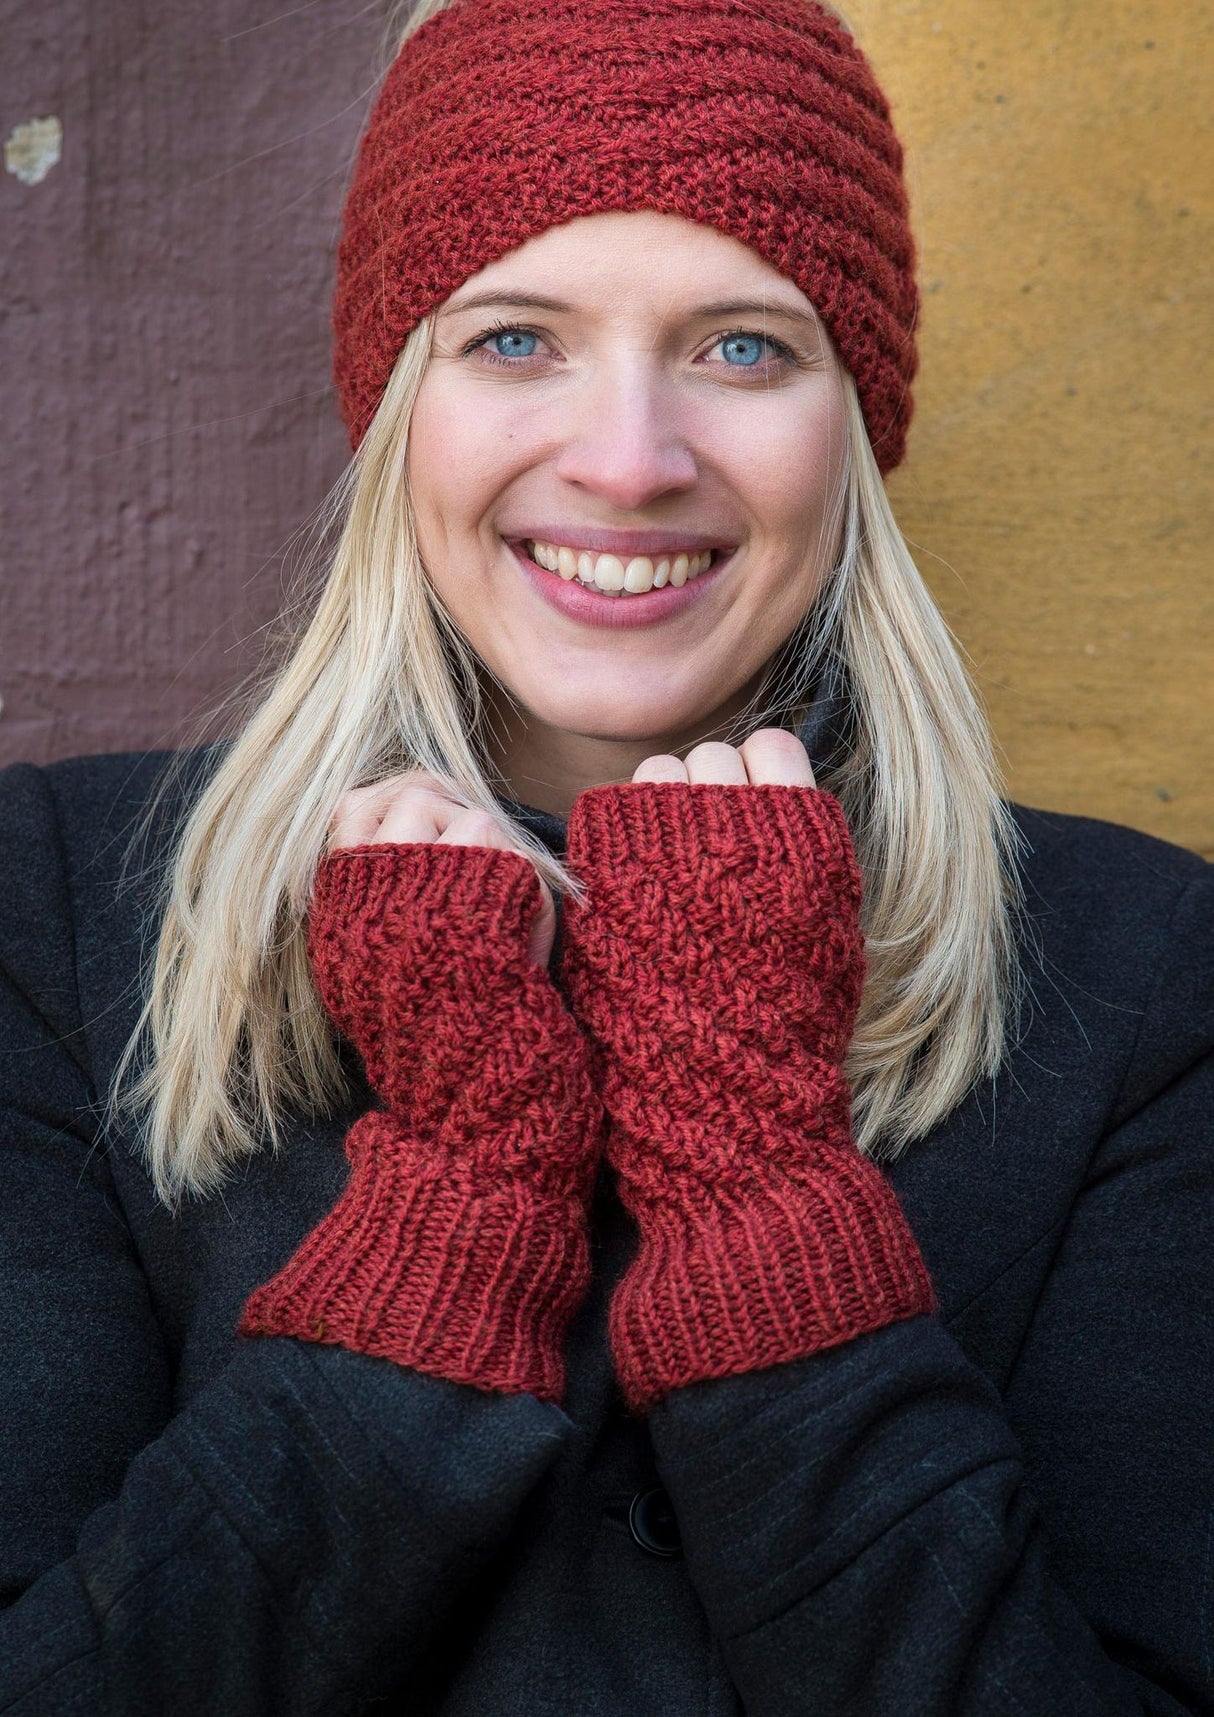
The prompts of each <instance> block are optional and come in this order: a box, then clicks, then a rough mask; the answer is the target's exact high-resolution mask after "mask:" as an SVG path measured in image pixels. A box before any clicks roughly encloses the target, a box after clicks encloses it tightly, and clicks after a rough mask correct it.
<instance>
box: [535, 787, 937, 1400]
mask: <svg viewBox="0 0 1214 1717" xmlns="http://www.w3.org/2000/svg"><path fill="white" fill-rule="evenodd" d="M567 859H568V862H569V865H570V867H571V869H572V870H573V871H574V872H575V874H577V875H578V876H579V877H580V878H581V879H582V880H583V881H584V882H585V883H586V884H587V886H588V890H589V892H588V896H587V901H586V904H585V905H584V906H578V905H577V904H576V903H574V902H572V901H570V902H569V903H568V911H567V916H566V925H565V944H564V951H563V956H562V960H563V973H564V979H565V982H566V984H567V985H568V988H569V992H570V996H571V1000H572V1002H573V1006H574V1010H575V1012H576V1014H577V1015H578V1017H579V1019H581V1020H582V1022H583V1024H584V1025H585V1027H586V1029H587V1031H588V1032H589V1033H590V1034H591V1035H592V1037H593V1039H594V1041H595V1044H596V1055H597V1066H596V1073H595V1080H596V1084H597V1085H598V1088H599V1089H600V1091H601V1092H602V1094H603V1098H604V1101H605V1104H606V1107H607V1111H608V1114H609V1116H610V1123H611V1126H610V1133H609V1137H608V1145H607V1156H608V1160H609V1161H610V1162H611V1164H612V1166H613V1167H614V1169H615V1171H616V1173H617V1176H618V1179H619V1186H620V1194H621V1197H622V1199H623V1202H624V1203H625V1205H626V1206H627V1208H628V1209H629V1210H630V1211H631V1213H632V1214H633V1216H634V1217H635V1218H636V1220H637V1223H638V1226H639V1229H640V1246H639V1250H638V1253H637V1256H636V1258H635V1259H634V1260H633V1262H632V1264H631V1265H630V1267H629V1269H628V1271H627V1273H626V1274H625V1276H624V1278H623V1280H622V1282H621V1283H620V1285H619V1287H618V1288H617V1290H616V1292H615V1296H614V1298H613V1301H612V1305H611V1318H610V1324H611V1343H612V1349H613V1352H614V1356H615V1363H616V1369H617V1372H618V1375H619V1378H620V1381H621V1384H622V1386H623V1389H624V1392H625V1395H626V1397H627V1399H628V1401H629V1403H630V1405H631V1406H632V1407H633V1408H634V1410H636V1411H637V1412H644V1411H646V1410H647V1409H648V1408H649V1407H650V1406H651V1405H652V1404H653V1403H654V1402H655V1401H656V1400H658V1399H660V1397H661V1396H662V1395H664V1394H665V1393H666V1392H667V1391H668V1390H670V1389H672V1388H675V1387H677V1386H679V1385H683V1384H688V1383H693V1382H696V1381H699V1380H701V1379H705V1378H710V1377H726V1376H731V1375H733V1374H735V1373H738V1372H745V1371H752V1370H757V1369H759V1368H760V1367H763V1366H768V1365H775V1364H778V1363H780V1362H781V1361H785V1360H791V1359H797V1358H802V1357H804V1356H806V1355H808V1354H812V1353H816V1352H817V1351H818V1350H819V1349H822V1348H828V1347H833V1346H835V1345H837V1344H838V1343H841V1342H845V1341H850V1340H852V1339H853V1338H854V1337H855V1336H858V1335H861V1334H863V1333H864V1332H865V1331H868V1330H873V1329H878V1328H880V1327H881V1326H882V1325H885V1324H889V1323H893V1322H896V1321H897V1320H899V1319H901V1318H908V1317H913V1316H914V1315H915V1314H916V1313H918V1312H930V1311H934V1310H935V1309H936V1302H935V1296H934V1293H933V1290H932V1285H931V1281H930V1278H929V1276H928V1272H927V1268H926V1266H925V1264H924V1262H923V1259H922V1256H921V1255H920V1252H919V1248H918V1246H917V1244H916V1242H915V1238H914V1236H913V1234H912V1233H911V1230H910V1228H909V1226H908V1224H907V1222H906V1219H905V1217H904V1215H903V1213H902V1210H901V1207H900V1205H899V1204H898V1200H897V1198H896V1196H895V1194H894V1191H893V1189H892V1187H891V1186H890V1185H889V1183H888V1181H887V1180H886V1179H885V1177H884V1176H883V1175H882V1173H881V1172H880V1170H879V1169H878V1168H877V1167H876V1165H875V1164H874V1163H873V1162H872V1161H871V1160H870V1159H869V1158H868V1157H865V1156H863V1155H862V1154H861V1153H860V1151H859V1150H858V1149H857V1147H856V1145H855V1143H854V1142H853V1140H852V1137H851V1131H850V1094H849V1091H848V1088H847V1085H846V1082H845V1080H844V1077H843V1073H842V1063H843V1058H844V1054H845V1052H846V1050H847V1046H848V1043H849V1042H850V1039H851V1036H852V1032H853V1029H854V1025H855V1018H856V1011H857V1008H858V1006H859V1001H860V990H861V984H862V980H863V972H864V955H863V940H862V936H861V932H860V922H859V911H860V874H859V870H858V868H857V865H856V860H855V857H854V854H853V851H852V846H851V841H850V837H849V835H848V830H847V824H846V821H845V820H844V816H843V811H842V808H841V806H840V805H839V802H838V800H837V799H835V798H834V797H833V796H832V795H831V794H829V793H826V792H823V791H821V790H819V789H817V788H808V787H786V786H774V785H761V786H754V785H750V786H741V785H736V786H722V785H710V784H707V783H695V784H690V785H689V784H687V783H677V782H643V783H631V784H629V785H626V786H614V787H597V788H593V789H591V790H590V791H588V792H584V793H582V794H580V795H579V796H578V798H577V799H576V800H575V801H574V805H573V809H572V812H571V814H570V818H569V824H568V846H567Z"/></svg>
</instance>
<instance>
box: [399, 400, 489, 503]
mask: <svg viewBox="0 0 1214 1717" xmlns="http://www.w3.org/2000/svg"><path fill="white" fill-rule="evenodd" d="M509 440H510V435H509V431H508V429H507V427H506V426H505V425H502V426H501V428H500V432H499V430H498V428H497V427H496V426H495V425H494V424H493V422H492V421H491V417H490V414H488V413H486V412H485V411H484V410H483V409H478V408H477V405H476V403H475V402H470V401H469V400H468V399H467V398H466V397H465V396H464V395H462V394H461V393H460V391H459V390H457V389H454V388H446V387H444V386H443V385H442V383H441V380H440V379H439V378H435V379H434V381H433V382H432V381H431V379H430V378H429V377H427V378H426V379H425V380H424V381H423V383H422V386H421V390H420V392H419V393H418V396H417V403H416V405H415V406H414V408H413V417H412V420H411V422H410V426H409V448H408V455H407V461H406V468H407V470H408V474H409V487H410V491H411V493H412V495H413V500H414V505H415V507H416V510H417V518H418V528H419V531H421V530H424V529H425V528H426V527H427V526H429V527H430V528H432V529H433V528H441V529H442V530H443V532H444V534H454V533H457V532H458V531H459V530H461V529H467V528H473V529H474V528H475V523H476V520H477V519H478V518H479V516H480V514H481V513H482V512H483V511H484V510H485V508H486V507H487V506H488V505H489V503H490V502H491V501H492V499H493V497H494V495H495V494H496V493H497V492H498V491H499V490H500V488H501V485H502V483H503V482H504V481H505V480H506V479H507V477H508V471H507V458H508V453H507V447H508V443H509Z"/></svg>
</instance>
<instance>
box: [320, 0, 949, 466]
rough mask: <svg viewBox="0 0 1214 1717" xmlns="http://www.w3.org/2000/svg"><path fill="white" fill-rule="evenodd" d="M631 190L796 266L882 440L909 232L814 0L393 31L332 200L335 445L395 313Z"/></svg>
mask: <svg viewBox="0 0 1214 1717" xmlns="http://www.w3.org/2000/svg"><path fill="white" fill-rule="evenodd" d="M623 209H652V210H657V211H658V212H660V213H664V214H670V215H678V216H681V217H682V218H683V219H685V220H690V221H696V222H699V223H701V224H702V225H705V226H710V227H714V228H716V229H717V230H718V231H720V232H723V233H726V234H728V235H729V236H730V237H732V238H736V239H738V240H739V241H740V242H741V243H742V244H745V245H748V246H749V247H750V248H751V249H752V250H754V251H755V252H757V254H758V255H759V256H761V257H763V258H764V260H765V261H767V262H769V263H770V264H771V266H772V267H773V268H775V269H777V270H778V271H779V272H780V273H781V274H783V275H785V276H786V277H787V278H788V279H790V280H792V281H793V282H795V284H796V285H797V286H799V287H800V288H801V290H802V292H804V294H805V296H806V297H807V298H808V299H809V300H810V301H811V303H813V304H814V306H815V307H816V308H817V310H818V312H819V314H820V315H821V317H822V319H823V321H824V322H825V324H826V326H827V327H828V328H829V330H830V332H831V334H832V336H833V337H834V340H835V342H836V344H837V345H838V347H839V350H840V352H841V353H842V356H843V361H844V363H845V364H846V365H847V367H848V369H849V370H850V371H851V373H852V375H853V376H854V378H855V381H856V387H857V391H858V393H859V396H860V403H861V406H862V408H863V411H864V418H865V423H866V425H867V427H868V435H869V440H870V441H871V443H872V446H873V451H874V454H875V455H876V459H877V463H878V465H879V466H880V469H881V470H882V471H883V472H889V471H891V470H892V469H893V468H894V466H896V465H897V464H898V463H899V462H900V460H901V459H902V457H903V453H904V451H905V445H906V432H907V428H908V426H909V424H910V420H911V412H912V405H913V402H912V397H911V387H910V384H911V381H912V380H913V378H914V375H915V372H916V369H917V365H918V357H917V353H916V346H915V325H916V321H917V318H918V305H919V299H918V293H917V290H916V286H915V280H914V265H915V246H914V242H913V239H912V236H911V231H910V226H909V222H908V212H907V197H906V190H905V186H904V183H903V178H902V149H901V145H900V144H899V141H898V138H897V135H896V133H895V132H894V129H893V125H892V123H891V120H890V112H889V106H888V103H887V102H886V99H885V97H884V95H883V94H882V92H881V89H880V88H879V86H878V84H877V82H876V79H875V78H874V76H873V74H872V71H871V69H870V67H869V65H868V62H867V61H866V60H865V58H864V56H863V54H862V53H861V51H860V49H859V48H858V47H857V45H856V43H855V41H854V40H853V39H852V37H851V35H850V34H849V33H848V31H847V30H846V29H845V28H844V27H843V25H842V24H841V23H840V22H839V21H838V19H837V18H834V17H832V16H831V15H830V14H829V13H828V12H827V11H826V10H825V9H824V8H823V7H821V6H819V5H816V4H813V3H812V0H752V3H748V4H747V5H745V6H741V5H739V4H738V3H737V0H455V4H453V5H452V6H451V7H449V8H448V9H447V10H446V11H444V12H440V13H439V14H437V16H435V17H433V18H431V19H430V20H429V21H428V22H427V23H425V24H423V25H422V26H421V28H420V29H419V30H417V32H416V33H415V34H414V35H413V36H412V37H410V39H409V40H408V41H407V42H406V43H405V44H404V46H403V47H402V49H401V51H400V53H399V54H398V55H397V57H396V59H395V61H394V62H393V65H392V66H391V68H390V70H389V72H388V75H387V77H386V78H385V80H384V84H383V87H382V89H381V90H380V93H379V95H378V97H377V99H376V102H375V105H374V108H373V110H372V113H371V117H370V120H369V122H368V125H367V129H366V132H365V134H364V136H363V139H362V142H361V145H360V149H359V156H358V165H357V168H356V170H355V173H354V177H353V180H352V182H351V185H350V190H349V193H348V195H347V198H346V204H345V210H344V215H343V226H342V234H341V239H340V243H339V247H338V267H337V291H336V296H335V298H334V303H333V328H334V334H335V336H336V344H335V350H334V368H333V373H334V378H335V380H336V383H337V389H338V395H339V398H340V402H341V410H342V416H343V418H344V420H345V423H346V426H347V428H348V430H349V432H350V439H351V442H352V444H353V445H354V446H355V447H357V446H358V444H359V442H360V441H361V439H362V437H363V435H364V434H365V432H366V429H367V427H368V425H369V423H370V421H371V418H372V416H373V415H374V412H375V408H376V406H377V405H378V403H379V400H380V399H381V397H382V395H383V391H384V388H385V387H386V385H387V381H388V377H389V375H390V373H391V370H392V366H393V364H394V363H395V361H396V358H397V356H398V355H399V353H400V350H401V347H402V346H403V345H404V343H405V340H406V338H407V336H408V334H409V333H410V331H411V330H412V329H413V328H414V327H415V326H416V325H417V323H418V322H419V321H420V320H421V318H422V317H423V316H424V315H426V314H428V313H429V312H430V311H431V310H434V309H436V308H437V307H438V306H439V305H440V304H441V303H443V301H444V300H445V299H446V298H448V297H449V296H450V295H451V293H452V292H454V291H455V289H456V288H457V287H458V286H461V285H462V284H463V283H464V282H465V281H466V280H468V279H470V278H471V277H472V276H473V275H475V274H477V273H479V272H480V270H481V269H482V268H484V267H486V266H487V265H488V264H489V263H491V262H495V261H497V260H498V259H499V258H501V257H503V256H505V255H506V254H507V253H508V252H509V251H512V250H514V249H515V248H516V247H517V246H519V245H521V244H523V243H525V241H526V240H527V239H529V238H534V237H536V236H537V235H538V234H540V233H542V232H545V231H546V230H547V229H548V228H549V227H554V226H560V225H561V224H563V223H564V222H566V221H570V220H573V219H575V218H576V217H577V216H579V215H589V214H595V213H599V212H603V211H608V210H623Z"/></svg>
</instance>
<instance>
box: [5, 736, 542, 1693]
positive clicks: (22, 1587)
mask: <svg viewBox="0 0 1214 1717" xmlns="http://www.w3.org/2000/svg"><path fill="white" fill-rule="evenodd" d="M0 843H2V844H0V853H3V857H4V862H3V865H2V866H0V868H2V869H3V872H4V874H3V877H2V878H0V1307H3V1317H0V1439H2V1446H3V1450H4V1459H3V1461H0V1712H4V1713H12V1714H14V1717H16V1714H18V1713H19V1714H20V1717H59V1714H61V1713H62V1714H64V1717H66V1714H67V1713H68V1712H71V1713H77V1714H78V1713H81V1712H90V1713H92V1712H103V1711H104V1712H106V1713H107V1714H108V1713H112V1714H114V1717H119V1714H121V1717H126V1714H135V1713H141V1714H146V1717H164V1713H166V1712H172V1713H174V1717H189V1714H190V1713H193V1712H197V1713H204V1712H205V1713H208V1714H209V1713H213V1712H216V1711H222V1712H224V1713H225V1717H246V1714H247V1717H254V1714H256V1717H263V1714H270V1713H278V1712H290V1713H292V1717H302V1714H304V1713H324V1717H332V1714H336V1713H343V1712H355V1711H357V1710H359V1709H361V1707H362V1704H363V1703H364V1701H366V1700H367V1699H369V1698H372V1697H374V1696H375V1695H377V1694H383V1693H385V1692H387V1691H388V1690H389V1689H390V1688H391V1687H392V1686H393V1685H394V1684H395V1683H397V1682H398V1681H399V1679H400V1678H401V1677H402V1676H404V1675H406V1674H407V1673H408V1671H409V1669H410V1666H411V1665H412V1664H413V1663H414V1662H415V1661H416V1660H417V1659H418V1658H419V1656H420V1654H421V1653H422V1651H423V1649H424V1648H425V1646H426V1644H427V1642H428V1641H429V1639H430V1638H431V1636H432V1634H433V1633H434V1631H435V1630H436V1629H437V1628H438V1626H439V1624H440V1622H441V1621H442V1619H443V1617H444V1615H445V1613H446V1612H447V1611H448V1610H449V1608H450V1607H451V1606H452V1605H453V1603H454V1602H455V1600H456V1598H457V1596H458V1595H459V1593H460V1592H461V1591H462V1590H463V1588H464V1586H465V1584H466V1583H467V1582H469V1581H471V1580H472V1579H473V1578H474V1577H475V1575H476V1574H477V1572H478V1571H479V1570H480V1569H482V1568H483V1567H484V1566H485V1565H486V1563H487V1562H488V1561H489V1559H490V1558H492V1556H493V1555H494V1553H495V1551H496V1550H498V1549H499V1548H500V1546H501V1545H502V1544H503V1542H504V1540H505V1538H506V1536H507V1534H508V1533H509V1531H510V1528H511V1526H512V1524H513V1521H514V1518H515V1515H516V1513H517V1511H518V1509H519V1507H520V1505H521V1503H522V1501H523V1499H524V1498H525V1497H526V1496H527V1494H528V1493H529V1492H530V1490H531V1489H532V1488H533V1486H534V1485H535V1484H536V1483H537V1481H538V1480H539V1479H540V1477H541V1475H542V1474H543V1473H544V1472H545V1470H546V1469H547V1467H548V1466H549V1465H550V1463H551V1462H552V1460H553V1458H554V1457H555V1456H556V1454H557V1453H558V1452H559V1449H560V1447H561V1445H562V1444H563V1442H564V1440H565V1437H566V1435H567V1434H568V1432H569V1430H570V1429H571V1426H570V1422H569V1420H568V1419H567V1417H566V1416H565V1414H564V1413H563V1412H562V1411H561V1409H560V1408H559V1406H557V1405H555V1404H553V1403H548V1402H541V1401H539V1400H537V1399H536V1398H535V1397H534V1396H532V1395H529V1394H525V1393H520V1394H514V1395H507V1394H496V1393H491V1392H488V1391H484V1390H479V1389H475V1388H472V1387H469V1386H467V1385H463V1384H457V1383H450V1382H447V1381H446V1380H445V1379H442V1378H438V1377H431V1376H424V1375H422V1374H421V1373H418V1372H414V1371H411V1370H409V1369H407V1368H405V1367H402V1366H398V1365H395V1364H393V1363H392V1362H391V1361H389V1360H385V1359H378V1358H371V1357H368V1356H366V1355H363V1354H359V1353H354V1352H350V1351H348V1350H346V1349H344V1348H340V1347H327V1346H319V1345H316V1344H308V1343H304V1342H300V1341H296V1340H294V1339H291V1338H286V1337H283V1338H274V1339H261V1340H257V1341H251V1342H248V1343H247V1344H243V1345H242V1346H241V1347H240V1349H239V1350H238V1352H237V1354H236V1356H235V1358H234V1359H233V1360H232V1362H231V1363H230V1364H229V1365H228V1366H227V1368H226V1369H225V1370H224V1371H223V1372H222V1373H221V1374H219V1375H218V1376H217V1377H216V1378H215V1379H213V1380H212V1382H211V1383H210V1384H209V1385H208V1386H206V1387H205V1388H204V1389H202V1390H201V1391H200V1392H199V1393H198V1394H197V1395H196V1396H194V1397H193V1399H192V1400H191V1402H190V1404H189V1405H188V1407H186V1408H185V1409H184V1410H183V1411H181V1412H180V1413H178V1414H177V1415H176V1416H173V1414H172V1406H171V1388H172V1379H171V1375H170V1360H169V1356H168V1354H167V1353H166V1349H165V1345H164V1342H163V1340H162V1337H161V1334H160V1331H159V1328H158V1324H157V1321H156V1317H155V1315H154V1310H153V1306H152V1302H151V1299H150V1296H149V1290H148V1283H147V1280H146V1278H145V1276H144V1274H143V1271H142V1269H141V1267H140V1263H139V1260H138V1258H137V1257H136V1254H135V1250H134V1247H133V1245H132V1241H131V1237H130V1234H129V1231H128V1229H127V1227H126V1224H125V1222H124V1220H123V1218H122V1216H121V1213H120V1206H119V1202H118V1199H117V1197H116V1195H115V1192H114V1188H113V1185H112V1182H111V1178H110V1174H109V1172H108V1169H107V1165H106V1158H105V1154H104V1151H103V1150H102V1149H101V1148H99V1145H98V1139H97V1135H96V1125H95V1118H96V1114H97V1102H96V1093H95V1091H94V1090H93V1088H92V1085H91V1081H90V1073H89V1067H88V1062H87V1057H86V1055H85V1053H84V1051H83V1048H82V1036H81V1032H80V1009H79V1006H78V1003H77V1000H76V983H75V966H74V957H73V948H72V929H71V925H72V920H71V913H70V910H69V903H68V893H67V888H68V884H67V879H66V876H65V866H64V864H63V860H62V855H61V853H60V850H59V844H58V836H57V833H56V827H55V822H54V817H53V813H52V810H51V806H50V799H49V794H48V792H47V789H46V785H45V778H44V777H43V776H42V775H41V774H40V772H38V771H36V770H33V769H30V768H28V767H20V768H17V769H13V770H9V771H7V772H6V773H5V774H4V775H3V776H0Z"/></svg>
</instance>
